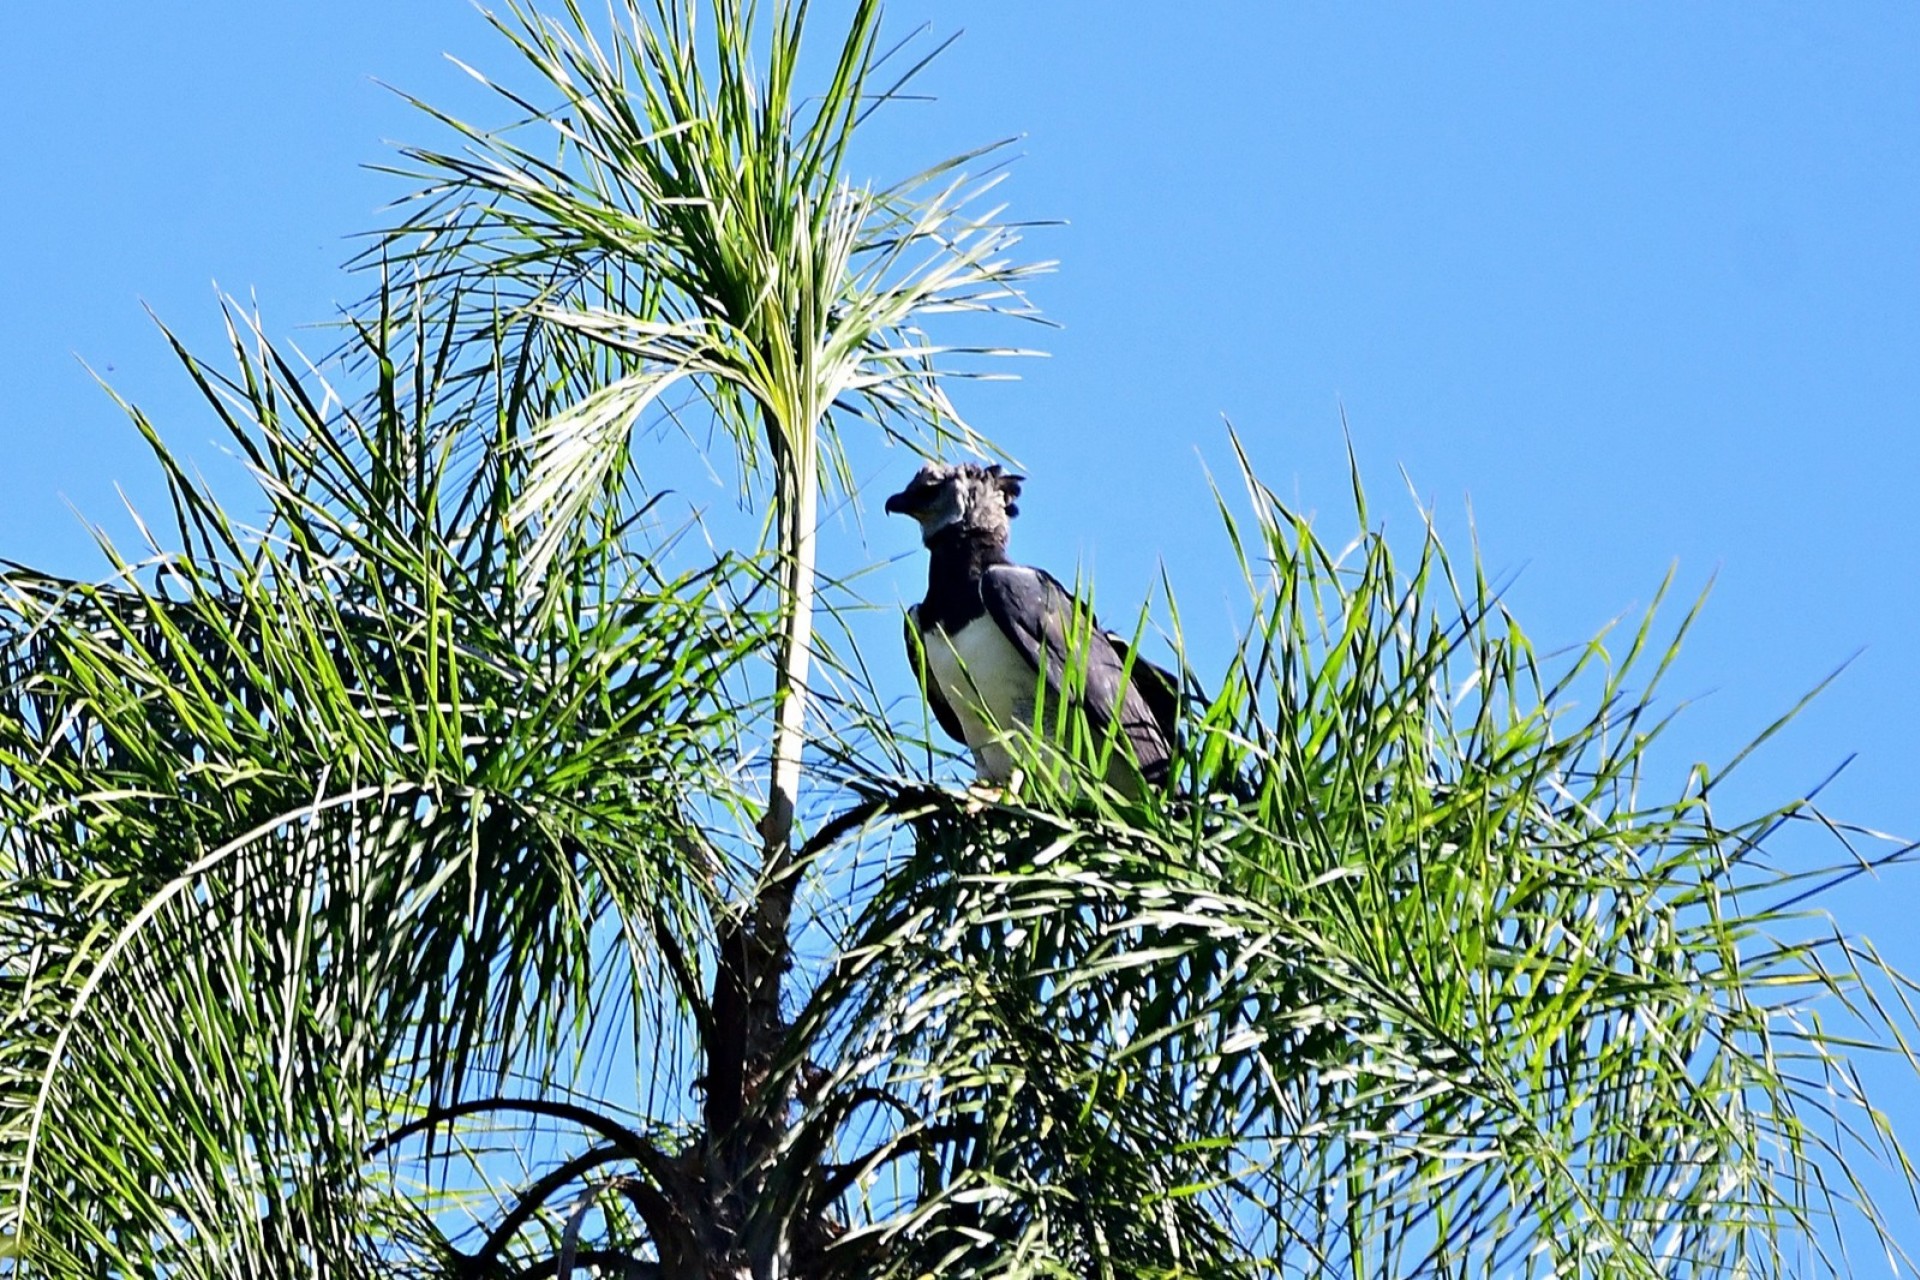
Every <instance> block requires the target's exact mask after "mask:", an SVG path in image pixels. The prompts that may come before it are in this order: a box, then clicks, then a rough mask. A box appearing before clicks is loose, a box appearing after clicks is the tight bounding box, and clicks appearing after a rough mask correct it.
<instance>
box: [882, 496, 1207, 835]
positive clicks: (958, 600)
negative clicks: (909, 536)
mask: <svg viewBox="0 0 1920 1280" xmlns="http://www.w3.org/2000/svg"><path fill="white" fill-rule="evenodd" d="M1023 479H1024V477H1021V476H1016V475H1009V474H1008V473H1007V472H1005V471H1003V470H1002V469H1001V468H1000V467H998V466H988V467H983V466H978V465H975V464H973V463H959V464H944V463H928V464H927V465H926V466H924V467H922V468H921V469H920V472H919V474H918V475H916V476H914V478H913V481H912V483H910V484H908V485H907V487H906V488H905V489H902V490H901V491H900V492H899V493H896V494H894V495H893V496H892V497H891V498H888V499H887V510H888V511H889V512H891V513H893V514H897V515H906V516H912V517H913V518H914V519H915V520H916V521H918V522H919V524H920V540H921V541H922V542H923V543H925V544H926V547H927V551H928V552H929V553H930V558H929V563H928V566H927V597H926V599H924V600H922V601H921V602H920V603H919V604H917V605H914V606H913V607H912V608H910V609H909V610H908V611H907V654H908V657H909V658H911V659H912V661H913V668H914V674H915V675H916V676H917V677H918V678H919V681H920V685H921V688H922V689H923V690H925V692H926V697H927V701H928V703H929V704H930V705H931V706H932V709H933V716H934V719H935V720H937V721H939V722H940V727H941V728H942V729H945V730H946V731H947V733H948V734H949V735H950V736H952V737H953V738H955V739H957V740H958V741H961V742H964V743H965V744H966V745H967V749H968V750H969V751H971V752H972V753H973V760H974V766H975V768H976V769H977V770H978V772H979V777H980V780H981V781H982V782H989V783H1005V782H1008V781H1011V780H1012V776H1013V772H1014V767H1015V764H1016V762H1017V759H1018V754H1019V753H1018V752H1017V751H1013V750H1009V747H1008V741H1009V738H1010V736H1011V735H1013V734H1018V733H1027V734H1031V733H1033V732H1035V727H1034V721H1035V713H1036V709H1038V711H1039V714H1040V718H1041V719H1042V720H1043V721H1044V723H1045V725H1046V726H1048V729H1047V730H1046V731H1045V732H1046V735H1047V736H1049V737H1051V736H1052V732H1053V729H1052V727H1053V726H1055V725H1057V724H1059V723H1060V722H1061V721H1062V719H1063V709H1064V713H1065V718H1067V723H1069V724H1071V723H1072V720H1071V718H1074V717H1077V718H1078V719H1079V725H1080V726H1084V728H1085V729H1086V730H1087V731H1088V733H1089V735H1090V740H1091V741H1092V742H1094V743H1096V744H1098V743H1102V742H1104V741H1106V739H1107V735H1108V734H1109V733H1110V732H1111V730H1112V728H1113V726H1114V725H1115V723H1116V722H1117V723H1118V726H1119V732H1118V734H1117V735H1115V737H1116V741H1115V742H1114V744H1113V751H1112V754H1111V756H1110V757H1109V761H1108V765H1107V771H1106V772H1107V781H1108V783H1109V785H1111V786H1113V787H1114V788H1115V789H1116V790H1118V791H1120V792H1121V793H1122V794H1124V795H1128V796H1135V797H1137V796H1138V795H1139V794H1140V792H1141V782H1142V780H1144V781H1145V782H1147V783H1149V784H1153V785H1159V784H1161V783H1163V782H1164V781H1165V779H1166V776H1167V764H1168V757H1169V755H1170V754H1171V751H1172V744H1173V729H1174V720H1175V717H1176V715H1177V712H1178V706H1179V687H1178V685H1177V684H1176V682H1175V680H1174V678H1173V676H1172V675H1171V674H1170V673H1169V672H1167V671H1165V670H1163V669H1162V668H1160V667H1157V666H1154V665H1153V664H1152V663H1150V662H1147V661H1145V660H1144V659H1141V658H1138V657H1135V656H1133V655H1132V654H1131V652H1130V651H1129V649H1128V646H1127V644H1126V642H1125V641H1123V640H1122V639H1121V638H1120V637H1119V636H1116V635H1114V634H1112V633H1111V632H1107V631H1102V630H1101V629H1100V627H1099V625H1098V624H1097V623H1095V622H1094V620H1093V618H1092V615H1091V614H1090V613H1088V612H1087V610H1086V608H1085V606H1083V605H1081V604H1080V603H1079V602H1078V601H1076V600H1075V599H1074V598H1073V596H1072V594H1071V593H1069V592H1068V591H1067V589H1066V588H1065V587H1063V586H1061V585H1060V583H1059V582H1058V581H1057V580H1055V579H1054V577H1053V576H1052V575H1051V574H1048V573H1047V572H1045V571H1044V570H1041V569H1033V568H1029V567H1027V566H1026V565H1022V564H1015V563H1013V562H1012V561H1011V560H1009V559H1008V558H1007V535H1008V533H1009V523H1010V521H1011V520H1012V518H1013V517H1014V516H1016V515H1018V514H1019V507H1018V506H1017V505H1016V504H1015V501H1014V500H1015V499H1017V498H1018V497H1019V496H1020V485H1021V481H1022V480H1023ZM1063 699H1065V700H1066V701H1065V703H1064V704H1063V701H1062V700H1063ZM1036 703H1038V704H1039V705H1038V708H1036Z"/></svg>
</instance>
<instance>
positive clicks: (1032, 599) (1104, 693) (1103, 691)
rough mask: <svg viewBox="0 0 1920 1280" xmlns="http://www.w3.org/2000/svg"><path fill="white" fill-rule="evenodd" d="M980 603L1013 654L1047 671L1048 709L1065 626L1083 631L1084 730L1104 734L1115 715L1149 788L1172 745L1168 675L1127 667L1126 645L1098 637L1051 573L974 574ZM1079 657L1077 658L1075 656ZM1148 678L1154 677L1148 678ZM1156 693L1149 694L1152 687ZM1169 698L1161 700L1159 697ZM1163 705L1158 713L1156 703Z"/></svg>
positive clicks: (1062, 659)
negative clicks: (1158, 687)
mask: <svg viewBox="0 0 1920 1280" xmlns="http://www.w3.org/2000/svg"><path fill="white" fill-rule="evenodd" d="M980 598H981V601H982V603H984V604H985V605H986V606H987V614H988V616H989V617H991V618H992V619H993V621H994V623H995V624H996V625H998V626H999V628H1000V630H1001V631H1002V632H1004V633H1005V635H1006V636H1007V638H1008V639H1009V640H1011V641H1012V642H1013V646H1014V648H1016V649H1018V650H1019V651H1020V653H1021V654H1022V655H1023V656H1024V657H1025V658H1026V660H1027V661H1028V662H1031V663H1032V664H1033V667H1034V670H1036V671H1041V670H1044V671H1045V672H1046V678H1047V683H1046V689H1047V698H1048V700H1049V704H1050V705H1058V704H1057V703H1056V702H1054V701H1053V700H1054V699H1057V698H1058V697H1059V696H1060V686H1061V681H1062V678H1063V676H1064V674H1065V671H1066V664H1067V658H1068V651H1069V640H1068V636H1069V630H1068V629H1069V628H1070V627H1073V626H1075V625H1076V623H1075V621H1074V619H1075V616H1076V614H1077V615H1079V616H1080V618H1081V621H1080V622H1079V624H1078V625H1079V626H1083V627H1085V628H1086V635H1085V640H1084V641H1083V642H1081V643H1080V644H1079V645H1078V646H1077V647H1078V648H1081V649H1084V650H1085V659H1084V660H1085V662H1086V682H1085V697H1084V700H1083V703H1082V707H1083V709H1084V710H1085V711H1086V713H1087V721H1088V727H1089V728H1090V729H1091V730H1092V731H1093V732H1094V733H1095V734H1096V735H1104V734H1105V733H1106V732H1107V729H1108V727H1109V726H1110V725H1112V724H1113V722H1114V720H1115V719H1116V717H1117V718H1118V720H1119V722H1120V731H1121V732H1122V733H1124V734H1126V735H1127V741H1128V742H1129V743H1130V744H1132V747H1133V758H1134V763H1135V764H1137V765H1139V766H1140V773H1141V776H1143V777H1145V778H1146V779H1147V780H1148V781H1149V782H1157V781H1159V780H1160V779H1162V778H1164V777H1166V773H1167V757H1168V756H1169V754H1170V748H1171V745H1172V742H1173V714H1172V713H1173V712H1174V711H1175V710H1176V705H1175V700H1176V699H1177V697H1178V690H1177V689H1176V688H1175V686H1174V683H1173V677H1172V676H1171V675H1170V674H1168V673H1167V672H1164V671H1161V670H1160V669H1159V668H1158V667H1155V666H1153V665H1152V664H1151V663H1148V662H1143V661H1139V660H1136V661H1135V662H1134V663H1133V669H1132V671H1131V672H1129V671H1128V669H1127V647H1126V646H1125V645H1124V644H1121V643H1119V641H1118V640H1117V639H1116V638H1115V637H1114V636H1112V635H1110V634H1109V633H1108V632H1105V631H1102V630H1101V629H1100V627H1099V625H1098V624H1097V623H1095V622H1094V620H1093V618H1092V616H1091V615H1090V614H1088V613H1087V612H1086V610H1085V609H1083V608H1081V607H1080V606H1079V604H1078V603H1077V602H1076V601H1075V600H1074V598H1073V596H1072V594H1071V593H1069V592H1068V590H1067V589H1066V588H1065V587H1063V586H1061V585H1060V583H1059V582H1058V581H1057V580H1056V579H1055V578H1054V577H1053V575H1051V574H1049V573H1047V572H1045V571H1044V570H1041V569H1033V568H1029V567H1027V566H1026V565H1017V564H999V565H994V566H992V567H991V568H989V569H987V570H986V572H984V573H983V574H981V575H980ZM1076 656H1078V655H1076ZM1149 672H1152V673H1154V674H1152V675H1150V674H1148V673H1149ZM1156 676H1157V678H1158V681H1160V682H1164V683H1163V684H1162V685H1161V690H1156V691H1155V692H1154V693H1152V694H1149V693H1148V692H1147V690H1148V689H1149V688H1151V687H1152V686H1154V685H1155V684H1156V683H1157V681H1156ZM1162 690H1163V691H1164V692H1166V693H1170V694H1172V695H1173V697H1172V698H1167V699H1163V698H1162V697H1161V691H1162ZM1162 701H1164V702H1165V707H1164V710H1165V712H1166V714H1165V715H1164V717H1163V716H1162V714H1161V711H1162V710H1163V708H1162V707H1160V706H1156V703H1160V702H1162Z"/></svg>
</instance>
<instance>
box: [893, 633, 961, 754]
mask: <svg viewBox="0 0 1920 1280" xmlns="http://www.w3.org/2000/svg"><path fill="white" fill-rule="evenodd" d="M907 661H908V662H909V663H911V664H912V665H913V678H914V680H915V681H916V682H918V684H919V685H920V692H921V693H922V694H924V695H926V699H927V705H928V706H929V707H932V708H933V718H934V720H935V721H936V722H937V723H938V724H939V725H940V727H941V728H942V729H945V730H946V731H947V736H948V737H949V738H952V739H953V740H954V741H955V742H958V743H960V744H961V745H962V746H964V745H966V741H967V738H966V735H965V734H964V733H963V732H962V731H961V729H960V717H959V716H957V715H955V714H954V712H953V704H952V703H950V702H948V701H947V696H946V695H945V694H943V693H941V692H940V683H939V681H937V680H932V679H929V678H928V676H927V642H926V641H925V640H924V639H922V638H921V633H920V606H919V605H911V606H909V607H908V609H907Z"/></svg>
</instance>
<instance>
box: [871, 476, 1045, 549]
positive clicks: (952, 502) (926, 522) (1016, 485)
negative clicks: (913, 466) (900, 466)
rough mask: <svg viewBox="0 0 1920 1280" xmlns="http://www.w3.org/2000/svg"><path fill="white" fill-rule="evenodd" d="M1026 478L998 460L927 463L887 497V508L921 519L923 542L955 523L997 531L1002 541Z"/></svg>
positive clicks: (977, 530) (965, 527)
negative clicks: (983, 463) (986, 464)
mask: <svg viewBox="0 0 1920 1280" xmlns="http://www.w3.org/2000/svg"><path fill="white" fill-rule="evenodd" d="M1024 479H1026V477H1025V476H1016V475H1012V474H1010V473H1009V472H1007V471H1005V470H1002V469H1001V467H1000V466H999V465H998V464H997V463H996V464H995V465H993V466H990V467H983V466H980V465H979V464H978V463H973V462H956V463H949V462H929V463H928V464H927V465H926V466H924V467H921V468H920V472H919V474H918V475H916V476H914V478H913V479H912V480H911V481H910V482H909V483H908V484H907V487H906V488H904V489H902V490H901V491H900V492H898V493H896V494H894V495H893V496H892V497H891V498H888V499H887V511H888V513H889V514H891V515H899V516H912V517H913V518H914V519H915V520H918V521H919V522H920V541H922V542H927V543H931V542H932V541H933V539H934V536H935V535H936V534H938V533H940V532H941V531H942V530H944V529H949V528H956V527H957V528H960V529H963V530H966V531H968V532H972V533H984V534H987V535H989V536H993V535H997V536H998V537H999V538H1000V540H1001V541H1002V542H1004V541H1005V540H1006V536H1007V532H1008V527H1007V522H1008V521H1010V520H1011V519H1012V518H1013V517H1014V516H1017V515H1019V514H1020V508H1019V506H1018V505H1017V504H1016V503H1015V502H1014V499H1016V498H1018V497H1019V496H1020V482H1021V481H1022V480H1024Z"/></svg>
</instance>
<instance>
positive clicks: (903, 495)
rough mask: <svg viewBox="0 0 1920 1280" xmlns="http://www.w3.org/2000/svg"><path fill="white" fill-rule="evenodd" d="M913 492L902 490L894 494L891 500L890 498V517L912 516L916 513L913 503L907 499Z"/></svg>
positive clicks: (888, 506)
mask: <svg viewBox="0 0 1920 1280" xmlns="http://www.w3.org/2000/svg"><path fill="white" fill-rule="evenodd" d="M912 492H913V490H912V489H902V490H901V491H900V492H898V493H896V494H894V495H893V496H892V497H891V498H888V499H887V507H886V510H887V514H888V515H890V516H910V515H912V514H913V512H914V505H913V503H912V502H911V501H909V500H908V497H907V495H908V494H910V493H912Z"/></svg>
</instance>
